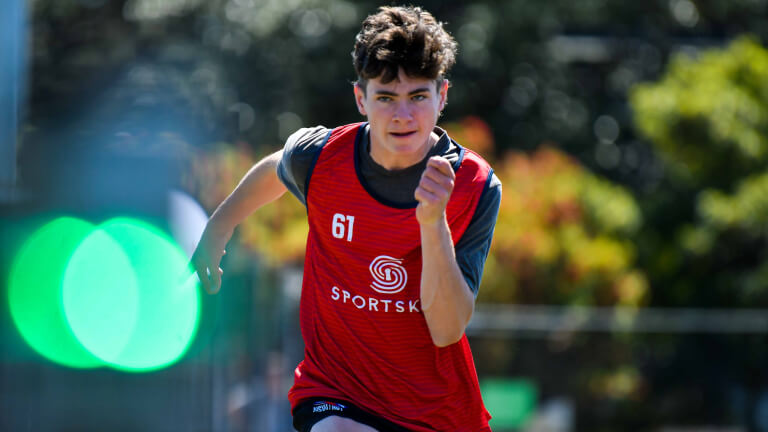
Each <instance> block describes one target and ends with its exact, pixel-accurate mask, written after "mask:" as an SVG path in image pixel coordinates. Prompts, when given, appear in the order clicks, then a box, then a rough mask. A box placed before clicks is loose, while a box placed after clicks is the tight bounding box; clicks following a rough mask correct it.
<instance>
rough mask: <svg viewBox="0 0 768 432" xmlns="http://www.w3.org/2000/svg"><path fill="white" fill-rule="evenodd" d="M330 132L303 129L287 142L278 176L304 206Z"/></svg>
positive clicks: (321, 127)
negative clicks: (312, 174) (311, 178)
mask: <svg viewBox="0 0 768 432" xmlns="http://www.w3.org/2000/svg"><path fill="white" fill-rule="evenodd" d="M330 132H331V129H328V128H326V127H324V126H316V127H313V128H301V129H299V130H297V131H296V132H294V133H293V134H292V135H291V136H290V137H288V139H287V140H286V141H285V146H284V147H283V157H282V159H281V160H280V163H279V164H278V165H277V176H278V177H279V178H280V181H282V182H283V184H284V185H285V187H286V188H288V190H289V191H290V192H291V193H292V194H293V195H295V196H296V198H298V199H299V201H301V203H302V204H304V205H307V202H306V185H307V180H308V178H309V174H310V172H311V170H312V166H313V165H314V163H315V161H316V160H317V156H318V155H319V154H320V151H321V150H322V149H323V146H324V145H325V142H326V141H327V140H328V135H330Z"/></svg>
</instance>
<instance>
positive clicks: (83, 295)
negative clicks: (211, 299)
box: [63, 218, 199, 371]
mask: <svg viewBox="0 0 768 432" xmlns="http://www.w3.org/2000/svg"><path fill="white" fill-rule="evenodd" d="M102 238H110V239H114V241H115V242H116V243H117V244H119V245H120V246H121V247H122V251H123V252H124V256H125V257H126V258H127V262H122V261H121V258H118V256H119V254H118V253H115V252H113V250H112V248H111V246H109V244H108V242H105V241H104V240H103V239H102ZM97 267H98V268H101V270H99V271H95V270H94V269H95V268H97ZM189 273H190V272H189V271H187V258H186V256H185V255H184V253H183V252H182V251H181V250H180V249H179V248H178V246H176V245H175V243H173V242H172V241H171V240H170V239H168V238H167V237H166V236H165V235H163V233H162V232H160V231H159V230H157V229H155V228H154V227H152V226H151V225H149V224H147V223H144V222H141V221H137V220H132V219H127V218H117V219H112V220H110V221H107V222H106V223H104V224H102V225H100V226H99V229H98V230H96V231H94V232H93V234H91V236H89V237H88V239H86V240H85V241H84V242H83V244H82V245H81V246H80V248H78V250H77V252H76V255H75V256H73V257H72V263H71V265H70V267H69V268H68V269H67V276H66V277H65V279H64V288H63V289H64V293H65V296H64V298H65V303H64V305H65V311H66V314H67V317H68V318H69V322H70V324H71V326H72V329H73V330H74V332H75V334H76V335H77V336H78V338H79V340H80V341H81V342H82V343H83V345H84V346H85V347H86V348H87V349H88V350H89V351H90V352H92V353H93V354H95V355H96V356H98V357H99V358H101V359H102V360H104V361H105V362H107V363H109V364H110V365H111V366H113V367H115V368H118V369H123V370H126V371H148V370H153V369H158V368H162V367H165V366H167V365H169V364H171V363H174V362H175V361H177V360H178V359H179V358H180V357H181V356H182V355H183V354H184V352H185V351H186V349H187V348H188V346H189V344H190V342H191V341H192V337H193V336H194V334H195V332H196V330H197V323H198V315H199V291H198V289H197V283H196V280H194V278H184V277H183V275H185V274H187V275H188V274H189ZM132 278H133V279H132ZM184 279H186V281H185V280H184ZM133 281H135V285H134V284H133ZM134 289H135V290H134ZM134 294H135V295H134ZM68 300H71V301H68Z"/></svg>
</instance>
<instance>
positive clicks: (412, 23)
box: [352, 6, 457, 91]
mask: <svg viewBox="0 0 768 432" xmlns="http://www.w3.org/2000/svg"><path fill="white" fill-rule="evenodd" d="M456 50H457V44H456V41H455V40H454V39H453V37H452V36H451V35H450V34H448V32H447V31H445V29H443V23H442V22H438V21H437V20H435V17H433V16H432V14H430V13H429V12H427V11H425V10H423V9H421V8H419V7H413V6H407V7H406V6H397V7H391V6H382V7H380V8H379V12H378V13H376V14H374V15H369V16H368V17H367V18H366V19H365V21H363V24H362V28H361V29H360V32H359V33H358V34H357V36H356V37H355V48H354V50H353V51H352V58H353V63H354V65H355V72H357V78H358V80H357V85H358V86H360V88H361V89H362V90H363V91H365V88H366V84H367V83H368V80H369V79H373V78H378V77H381V81H382V82H383V83H385V84H386V83H388V82H391V81H393V80H395V79H397V75H398V70H399V68H401V67H402V68H403V70H404V71H405V74H406V75H408V76H410V77H418V78H427V79H434V80H437V81H438V85H439V84H440V83H441V82H442V80H443V78H444V77H445V74H446V73H447V72H448V70H449V69H450V68H451V66H453V64H454V63H455V62H456Z"/></svg>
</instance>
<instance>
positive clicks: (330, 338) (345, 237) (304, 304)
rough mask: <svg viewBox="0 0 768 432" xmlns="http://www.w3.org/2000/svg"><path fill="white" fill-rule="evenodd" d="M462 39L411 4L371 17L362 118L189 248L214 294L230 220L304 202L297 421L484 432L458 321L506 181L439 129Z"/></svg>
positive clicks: (323, 132) (232, 205)
mask: <svg viewBox="0 0 768 432" xmlns="http://www.w3.org/2000/svg"><path fill="white" fill-rule="evenodd" d="M455 54H456V43H455V42H454V40H453V38H452V37H451V36H450V35H449V34H448V33H447V32H446V31H445V30H444V29H443V27H442V24H441V23H439V22H437V21H435V19H434V18H433V17H432V15H430V14H429V13H428V12H426V11H423V10H422V9H420V8H415V7H382V8H380V10H379V12H378V13H376V14H374V15H371V16H369V17H367V18H366V19H365V21H364V22H363V25H362V29H361V30H360V33H359V34H358V35H357V38H356V42H355V47H354V51H353V53H352V55H353V58H354V66H355V71H356V72H357V76H358V81H357V83H356V84H355V86H354V97H355V101H356V103H357V107H358V109H359V111H360V113H361V114H362V115H364V116H366V117H367V120H368V122H367V123H358V124H349V125H346V126H340V127H337V128H333V129H328V128H325V127H315V128H308V129H300V130H299V131H297V132H296V133H294V134H293V135H292V136H291V137H290V138H288V140H287V142H286V144H285V147H284V149H283V150H281V151H278V152H277V153H274V154H272V155H271V156H268V157H266V158H265V159H263V160H261V161H260V162H259V163H257V164H256V165H255V166H254V167H253V168H252V169H251V170H250V171H249V172H248V173H247V174H246V176H245V178H244V179H243V180H242V181H241V183H240V184H239V185H238V186H237V188H235V190H234V191H233V192H232V194H231V195H230V196H229V197H227V199H226V200H225V201H224V202H223V203H222V204H221V205H220V206H219V208H217V209H216V211H215V212H214V214H213V216H212V217H211V219H210V221H209V222H208V224H207V226H206V229H205V232H204V234H203V236H202V239H201V241H200V245H199V246H198V249H197V250H196V251H195V254H194V256H193V264H194V266H195V269H196V271H197V273H198V275H199V276H200V279H201V281H202V282H203V285H204V286H205V287H206V289H207V290H208V291H209V292H216V291H218V289H219V287H220V284H221V274H222V270H221V269H220V268H219V263H220V260H221V257H222V254H223V253H224V247H225V245H226V243H227V241H228V240H229V239H230V237H231V235H232V231H233V229H234V227H235V226H236V225H237V224H239V223H240V222H241V221H242V220H243V219H245V217H247V216H248V215H249V214H250V213H252V212H253V211H255V210H256V209H258V208H259V207H260V206H262V205H264V204H265V203H267V202H270V201H272V200H274V199H276V198H278V197H279V196H281V195H282V194H283V193H284V192H285V191H286V190H289V191H291V193H292V194H293V195H295V196H296V197H297V198H298V199H299V200H301V201H302V203H304V204H305V205H306V207H307V219H308V223H309V236H308V238H307V251H306V259H305V264H304V282H303V286H302V293H301V305H300V310H301V318H300V320H301V330H302V335H303V337H304V342H305V346H306V349H305V358H304V360H303V361H302V362H301V363H300V364H299V365H298V367H297V368H296V371H295V381H294V385H293V387H292V388H291V390H290V392H289V394H288V398H289V400H290V402H291V406H292V413H293V418H294V426H295V427H296V429H297V430H299V431H312V432H323V431H336V432H338V431H376V430H378V431H418V432H422V431H423V432H426V431H451V432H455V431H471V432H477V431H490V428H489V427H488V419H489V417H490V416H489V415H488V413H487V412H486V410H485V408H484V406H483V402H482V399H481V397H480V391H479V387H478V381H477V375H476V373H475V367H474V363H473V360H472V354H471V352H470V349H469V345H468V343H467V338H466V336H465V335H464V330H465V328H466V326H467V324H468V322H469V319H470V317H471V316H472V312H473V310H474V300H475V295H476V294H477V290H478V284H479V282H480V277H481V275H482V270H483V265H484V262H485V259H486V257H487V254H488V248H489V246H490V242H491V237H492V235H493V228H494V226H495V223H496V216H497V213H498V209H499V202H500V199H501V184H500V182H499V181H498V179H497V178H496V176H495V175H494V174H493V170H492V169H491V168H490V166H489V165H488V164H487V163H486V162H485V161H484V160H483V159H482V158H480V157H479V156H478V155H477V154H475V153H473V152H472V151H470V150H468V149H465V148H464V147H462V146H461V145H459V144H458V143H456V142H455V141H452V140H451V139H450V138H449V137H448V135H447V134H446V132H445V131H444V130H443V129H440V128H439V127H437V126H436V124H437V119H438V117H439V115H440V112H441V111H442V109H443V107H444V106H445V103H446V97H447V94H448V81H447V80H446V79H445V74H446V72H447V71H448V69H449V68H450V67H451V66H452V65H453V63H454V59H455Z"/></svg>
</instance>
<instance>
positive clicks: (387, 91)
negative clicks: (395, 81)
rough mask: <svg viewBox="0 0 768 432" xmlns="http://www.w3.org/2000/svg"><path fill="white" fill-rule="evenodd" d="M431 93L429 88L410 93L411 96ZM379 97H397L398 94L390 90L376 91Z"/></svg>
mask: <svg viewBox="0 0 768 432" xmlns="http://www.w3.org/2000/svg"><path fill="white" fill-rule="evenodd" d="M424 92H429V87H419V88H417V89H415V90H411V91H410V92H408V94H409V95H415V94H417V93H424ZM375 93H376V94H377V95H384V96H397V93H395V92H391V91H389V90H376V92H375Z"/></svg>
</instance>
